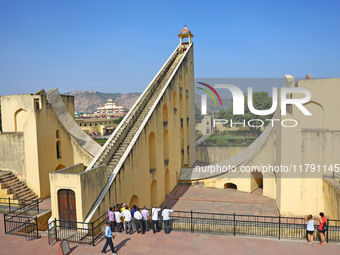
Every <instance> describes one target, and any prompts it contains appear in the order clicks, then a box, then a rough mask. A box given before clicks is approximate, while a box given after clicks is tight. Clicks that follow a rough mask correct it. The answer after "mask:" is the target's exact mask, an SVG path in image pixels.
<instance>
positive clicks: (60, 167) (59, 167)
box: [54, 164, 66, 171]
mask: <svg viewBox="0 0 340 255" xmlns="http://www.w3.org/2000/svg"><path fill="white" fill-rule="evenodd" d="M65 167H66V166H64V165H62V164H60V165H58V166H57V167H56V169H55V170H54V171H58V170H60V169H63V168H65Z"/></svg>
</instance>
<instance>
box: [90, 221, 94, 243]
mask: <svg viewBox="0 0 340 255" xmlns="http://www.w3.org/2000/svg"><path fill="white" fill-rule="evenodd" d="M91 228H92V229H91V231H92V246H94V233H93V222H92V223H91Z"/></svg>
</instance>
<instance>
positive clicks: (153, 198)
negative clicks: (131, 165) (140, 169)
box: [150, 180, 158, 206]
mask: <svg viewBox="0 0 340 255" xmlns="http://www.w3.org/2000/svg"><path fill="white" fill-rule="evenodd" d="M150 197H151V206H154V205H158V204H157V181H156V180H153V181H152V183H151V188H150Z"/></svg>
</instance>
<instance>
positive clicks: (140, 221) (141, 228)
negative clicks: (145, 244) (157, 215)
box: [133, 208, 144, 234]
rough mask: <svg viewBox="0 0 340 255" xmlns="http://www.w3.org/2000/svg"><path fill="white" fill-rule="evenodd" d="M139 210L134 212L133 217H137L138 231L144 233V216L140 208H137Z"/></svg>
mask: <svg viewBox="0 0 340 255" xmlns="http://www.w3.org/2000/svg"><path fill="white" fill-rule="evenodd" d="M136 210H137V211H135V213H134V214H133V217H134V218H135V219H136V230H137V233H138V234H139V233H140V232H142V234H144V228H143V220H142V219H143V216H142V214H141V213H140V209H139V208H137V209H136Z"/></svg>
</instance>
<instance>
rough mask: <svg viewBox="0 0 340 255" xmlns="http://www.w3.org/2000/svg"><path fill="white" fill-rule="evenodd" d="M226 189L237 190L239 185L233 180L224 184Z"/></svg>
mask: <svg viewBox="0 0 340 255" xmlns="http://www.w3.org/2000/svg"><path fill="white" fill-rule="evenodd" d="M224 189H236V190H237V185H236V184H234V183H231V182H228V183H226V184H224Z"/></svg>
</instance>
